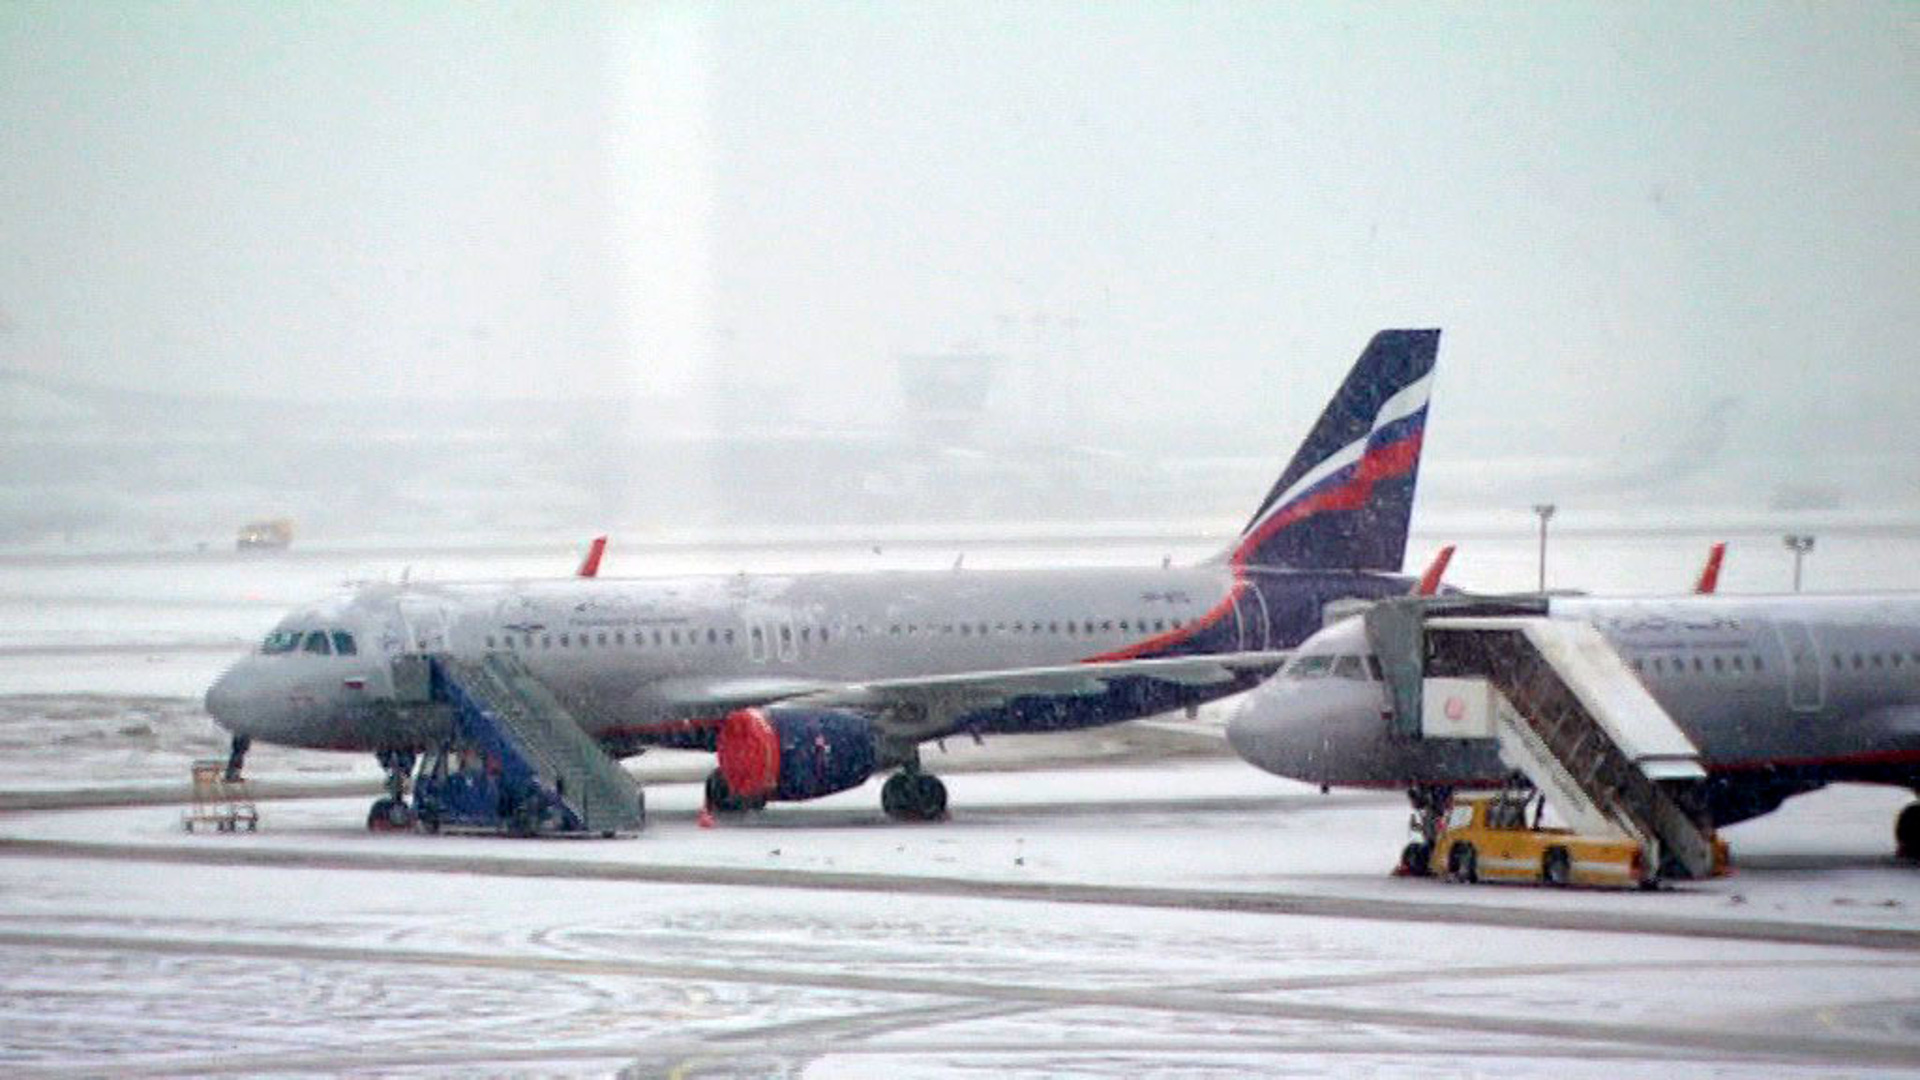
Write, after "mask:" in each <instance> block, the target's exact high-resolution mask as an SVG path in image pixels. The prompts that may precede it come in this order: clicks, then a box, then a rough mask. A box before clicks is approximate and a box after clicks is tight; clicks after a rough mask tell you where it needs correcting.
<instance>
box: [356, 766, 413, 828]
mask: <svg viewBox="0 0 1920 1080" xmlns="http://www.w3.org/2000/svg"><path fill="white" fill-rule="evenodd" d="M374 757H375V758H376V759H377V760H378V761H379V762H380V767H381V768H383V769H385V770H387V793H386V795H384V796H382V797H381V798H378V799H375V800H374V801H373V806H371V807H370V808H368V810H367V828H368V829H370V830H372V831H374V832H397V831H402V830H406V829H411V828H413V821H414V816H413V807H411V806H408V805H407V788H408V784H409V781H410V779H411V778H412V776H413V763H414V759H415V754H414V752H413V751H411V750H382V751H380V752H379V753H377V754H375V755H374Z"/></svg>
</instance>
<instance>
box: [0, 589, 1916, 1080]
mask: <svg viewBox="0 0 1920 1080" xmlns="http://www.w3.org/2000/svg"><path fill="white" fill-rule="evenodd" d="M389 558H393V559H396V560H397V559H398V558H399V556H389ZM529 561H531V560H529ZM325 562H326V560H324V559H318V558H316V559H315V560H312V562H310V563H301V562H297V561H296V562H291V563H272V562H268V563H245V564H242V563H233V562H223V563H222V564H221V566H219V567H214V568H209V567H205V566H196V565H189V566H187V567H185V568H182V567H181V566H179V565H168V566H159V567H156V566H153V565H150V564H148V563H145V562H142V561H140V560H127V561H126V563H125V565H119V566H117V567H108V568H105V569H101V568H94V569H93V571H92V572H86V570H85V568H75V569H72V570H71V571H69V569H67V568H61V567H55V568H54V569H55V570H57V571H58V573H52V574H45V575H42V574H36V573H34V572H32V568H31V567H22V566H18V565H15V566H12V567H10V568H8V567H0V620H10V622H9V626H10V629H9V630H8V634H9V635H11V636H9V637H7V638H6V639H5V642H4V647H0V770H3V773H4V775H5V776H6V777H7V778H8V779H7V780H6V781H5V782H0V808H7V809H6V810H5V812H4V813H0V856H4V857H0V1073H4V1074H5V1075H8V1076H43V1075H44V1076H97V1075H116V1076H118V1075H133V1076H138V1075H220V1074H226V1075H248V1076H253V1075H283V1076H300V1075H339V1074H352V1075H405V1076H415V1075H420V1076H424V1075H456V1074H457V1075H471V1074H475V1073H479V1074H485V1075H499V1074H521V1075H541V1076H546V1075H583V1076H586V1075H610V1074H615V1073H624V1074H626V1075H632V1076H682V1077H693V1076H735V1077H764V1076H808V1077H869V1076H871V1077H896V1076H928V1077H973V1076H981V1075H992V1076H995V1077H1027V1076H1034V1077H1040V1076H1088V1077H1131V1076H1145V1075H1164V1076H1183V1077H1204V1076H1223V1077H1225V1076H1234V1077H1239V1076H1250V1075H1261V1076H1296V1075H1297V1076H1323V1075H1328V1074H1338V1075H1360V1076H1366V1075H1378V1076H1435V1077H1439V1076H1447V1077H1453V1076H1501V1077H1513V1076H1522V1077H1530V1076H1542V1077H1544V1076H1556V1077H1581V1078H1584V1077H1596V1078H1598V1077H1606V1078H1612V1077H1615V1076H1618V1075H1662V1076H1681V1077H1705V1076H1743V1077H1744V1076H1752V1075H1766V1076H1786V1077H1800V1076H1807V1077H1814V1076H1818V1077H1840V1076H1847V1077H1854V1076H1880V1075H1915V1076H1920V890H1916V889H1915V887H1914V885H1915V878H1914V872H1913V870H1912V869H1911V868H1910V867H1907V866H1903V865H1899V864H1896V863H1894V862H1893V861H1892V860H1891V859H1889V858H1888V856H1887V854H1886V852H1887V851H1888V849H1889V847H1890V844H1889V832H1890V825H1891V821H1892V817H1893V814H1894V813H1895V812H1896V810H1897V809H1898V808H1899V807H1900V806H1901V805H1902V804H1904V802H1905V801H1906V799H1907V795H1906V794H1905V793H1903V792H1896V791H1886V790H1880V789H1874V788H1864V787H1842V788H1835V789H1831V790H1829V791H1825V792H1821V793H1818V794H1815V795H1812V796H1807V797H1804V798H1801V799H1796V800H1793V801H1792V802H1790V803H1789V804H1788V805H1787V806H1786V808H1784V809H1783V810H1782V811H1780V812H1779V813H1776V814H1774V815H1771V816H1769V817H1766V818H1762V819H1760V820H1758V821H1754V822H1750V823H1747V824H1744V825H1741V826H1738V827H1735V828H1734V829H1732V830H1730V831H1729V834H1730V839H1731V840H1732V843H1733V846H1734V849H1735V853H1736V859H1737V860H1738V861H1739V863H1740V866H1741V868H1740V871H1739V873H1738V874H1736V875H1735V876H1734V877H1732V878H1729V879H1725V880H1721V881H1714V882H1708V883H1703V884H1698V885H1688V886H1686V887H1684V888H1676V889H1670V890H1666V891H1662V892H1659V893H1653V894H1643V893H1637V892H1633V893H1615V892H1600V891H1584V890H1575V891H1566V892H1555V891H1546V890H1540V889H1531V888H1502V887H1493V886H1482V887H1464V886H1449V885H1446V884H1442V883H1438V882H1432V881H1417V880H1408V879H1397V878H1393V877H1390V876H1388V875H1387V873H1386V872H1385V871H1386V868H1387V867H1388V865H1389V864H1390V863H1391V862H1392V861H1393V858H1394V855H1395V853H1396V851H1397V849H1398V847H1399V844H1400V843H1401V841H1402V839H1403V826H1404V823H1405V818H1406V809H1405V806H1404V803H1403V801H1402V800H1401V799H1400V798H1399V797H1397V796H1393V795H1385V794H1368V793H1334V794H1332V795H1322V794H1320V793H1319V792H1317V791H1314V790H1312V789H1310V788H1307V787H1305V786H1302V785H1297V784H1291V783H1287V782H1283V781H1280V780H1277V779H1275V778H1273V777H1270V776H1266V775H1264V774H1262V773H1259V772H1256V771H1255V770H1253V769H1251V768H1248V767H1246V766H1244V765H1241V764H1240V763H1239V762H1237V761H1235V760H1232V759H1231V758H1229V757H1226V756H1223V755H1221V754H1219V753H1217V752H1215V753H1208V752H1206V751H1205V750H1204V747H1206V746H1207V745H1209V743H1208V740H1209V738H1210V736H1209V734H1208V732H1209V726H1208V724H1207V723H1206V722H1205V721H1206V720H1207V719H1208V718H1207V717H1204V716H1203V718H1202V722H1200V723H1197V724H1190V723H1186V722H1182V721H1177V720H1176V721H1172V722H1168V723H1163V724H1156V725H1151V726H1143V727H1139V728H1123V729H1116V730H1114V731H1110V732H1099V733H1091V734H1088V735H1086V736H1081V737H1077V738H1075V739H1031V740H1018V739H1007V740H998V741H996V742H994V743H991V744H989V745H988V747H986V748H984V749H976V748H972V747H965V746H955V747H953V753H952V755H951V756H950V757H949V758H946V759H942V758H941V757H939V756H938V755H937V754H936V755H935V756H934V757H933V758H932V759H931V761H932V763H933V764H934V765H935V766H936V767H943V762H944V764H945V766H950V767H951V768H950V769H948V770H947V771H948V774H949V775H948V782H949V786H950V788H951V791H952V795H953V801H954V806H955V809H954V813H953V819H952V820H951V821H948V822H946V823H943V824H939V825H931V826H922V827H903V826H899V825H894V824H891V823H888V822H887V821H886V820H885V819H884V818H883V817H882V815H881V814H880V812H879V810H878V798H877V794H876V791H875V790H874V786H873V785H869V786H868V787H867V788H866V789H863V790H860V791H855V792H849V793H846V794H843V795H840V796H836V797H834V798H832V799H827V800H822V801H820V802H817V803H811V804H807V805H803V806H779V807H775V808H773V809H771V810H769V811H767V812H766V813H764V814H761V815H757V816H755V817H753V818H750V819H747V820H745V821H741V822H737V823H723V824H722V825H721V826H720V827H717V828H712V829H705V828H701V827H700V826H699V825H698V823H697V821H696V815H695V810H696V807H697V800H698V793H697V790H696V788H695V787H694V785H693V784H691V783H690V782H687V781H688V780H690V779H691V777H692V776H693V775H694V774H695V773H696V772H697V771H698V769H699V768H700V767H701V766H702V764H703V763H701V762H699V761H696V760H693V759H690V758H688V757H684V756H682V757H675V756H671V755H669V756H662V757H657V758H651V759H648V760H645V761H643V762H642V763H641V765H640V770H641V772H642V773H643V775H646V776H648V777H650V778H651V779H652V782H651V783H650V784H649V789H648V790H649V805H650V807H651V809H652V811H653V813H652V821H651V824H650V827H649V829H648V830H647V832H646V833H645V834H644V835H643V836H640V837H636V838H632V839H623V840H614V841H544V842H512V841H506V840H502V839H496V838H491V837H447V836H442V837H427V836H391V835H382V836H374V835H371V834H368V833H367V832H365V831H364V830H363V829H362V828H361V827H360V822H361V820H362V817H363V815H364V812H365V807H366V801H367V800H366V797H365V796H364V795H361V794H353V795H346V794H336V795H333V796H332V797H326V798H312V799H299V800H275V801H271V802H267V803H265V804H264V805H263V807H262V820H261V825H260V831H259V832H257V833H254V834H207V833H204V832H200V833H194V834H192V835H189V834H187V833H186V832H184V831H183V830H182V829H181V827H180V823H181V814H182V811H183V809H184V805H183V801H182V799H181V795H182V792H183V786H184V785H183V783H182V781H183V773H184V769H185V765H186V762H187V761H189V760H191V759H192V758H194V757H200V756H211V755H213V754H217V753H218V751H219V750H220V748H221V746H222V740H221V738H220V735H219V733H218V731H217V730H216V729H214V728H213V726H212V725H211V723H210V722H209V721H208V720H207V718H206V717H205V715H204V714H203V713H202V712H201V711H200V709H199V706H198V703H197V701H196V700H195V698H194V697H193V695H194V694H196V693H197V691H198V690H199V689H200V688H201V687H203V686H204V683H205V681H206V680H207V679H210V678H211V675H212V673H213V672H215V671H217V670H218V669H219V668H220V667H221V666H224V664H225V663H226V662H228V659H229V658H230V654H229V653H228V651H227V650H229V649H235V648H237V646H238V643H239V642H244V641H248V640H251V639H253V638H254V637H255V636H256V635H257V633H258V632H259V631H260V630H263V629H264V628H265V625H266V624H267V623H270V622H271V621H272V619H273V617H274V616H275V615H276V614H277V611H278V606H283V605H282V602H283V600H284V604H286V605H290V604H292V603H294V602H297V601H298V600H299V599H301V598H302V597H303V596H305V595H307V594H308V593H311V592H317V591H323V590H324V588H326V587H327V585H326V582H325V581H323V580H321V579H323V578H326V577H330V576H332V575H333V574H335V573H336V572H338V571H339V570H341V569H342V568H341V567H338V566H335V565H332V564H331V563H327V564H326V565H325V566H320V567H317V568H316V565H315V564H319V563H325ZM969 565H972V558H971V557H970V560H969ZM235 567H239V568H240V569H238V570H236V569H235ZM259 567H265V568H266V569H263V570H260V571H259V573H258V574H257V575H256V574H255V570H256V568H259ZM275 568H277V569H275ZM505 572H512V573H517V572H537V569H524V568H521V567H517V566H516V567H514V568H512V569H511V570H509V571H505ZM1649 573H1650V572H1649ZM1683 573H1684V572H1683ZM223 577H231V578H234V580H231V581H228V582H226V583H225V584H223V583H222V579H223ZM241 578H245V579H246V580H240V579H241ZM101 613H111V619H110V620H103V619H101V618H99V617H98V616H99V615H101ZM103 622H106V623H108V624H109V625H102V624H103ZM1063 755H1065V756H1075V757H1080V758H1083V759H1084V760H1083V761H1082V762H1081V763H1080V764H1078V765H1069V764H1066V763H1063V762H1061V761H1060V760H1059V759H1060V758H1061V757H1062V756H1063ZM251 765H252V766H253V768H254V769H255V770H257V773H256V775H258V776H259V777H260V778H261V783H262V784H278V785H281V786H282V787H283V788H285V787H291V786H296V785H302V784H306V785H313V786H318V787H319V788H321V789H322V790H325V791H333V792H344V791H347V790H352V789H354V788H356V787H364V786H365V785H367V784H368V783H370V782H371V781H372V780H374V779H375V777H376V775H377V774H376V771H375V770H374V769H373V768H372V766H371V762H361V761H359V760H358V759H355V758H345V757H340V756H337V755H328V754H305V753H295V752H290V751H284V750H277V749H274V748H256V750H255V755H254V757H253V759H251ZM101 793H104V794H101ZM63 799H68V800H70V801H76V802H79V803H83V804H89V805H82V806H80V807H78V808H68V809H45V808H41V807H44V806H46V805H49V804H54V803H59V802H61V801H62V800H63ZM108 803H115V804H129V805H91V804H108ZM135 803H140V804H135Z"/></svg>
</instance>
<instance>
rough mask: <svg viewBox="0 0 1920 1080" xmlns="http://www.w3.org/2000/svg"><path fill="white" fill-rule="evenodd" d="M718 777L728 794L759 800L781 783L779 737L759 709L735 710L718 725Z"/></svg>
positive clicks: (771, 722) (770, 722)
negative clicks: (724, 780)
mask: <svg viewBox="0 0 1920 1080" xmlns="http://www.w3.org/2000/svg"><path fill="white" fill-rule="evenodd" d="M715 749H716V750H717V751H718V757H719V759H720V775H721V776H722V777H724V778H725V779H726V781H727V788H728V790H730V791H732V792H733V793H734V794H735V795H738V796H739V797H741V798H743V799H758V798H762V797H764V796H766V795H767V794H769V793H771V792H772V791H773V788H774V785H775V784H777V783H779V782H780V733H779V732H777V731H775V730H774V728H773V721H771V720H769V719H768V718H767V714H766V713H764V712H761V711H760V710H759V709H736V710H734V711H733V712H730V713H728V714H727V718H726V719H725V720H723V721H721V722H720V738H719V740H718V746H717V747H716V748H715Z"/></svg>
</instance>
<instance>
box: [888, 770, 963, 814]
mask: <svg viewBox="0 0 1920 1080" xmlns="http://www.w3.org/2000/svg"><path fill="white" fill-rule="evenodd" d="M880 809H882V810H884V811H886V814H887V816H888V817H890V818H892V819H893V820H895V821H937V820H939V819H940V818H942V817H945V816H946V813H947V785H946V784H944V783H941V782H940V778H939V777H937V776H930V775H928V774H926V773H923V772H901V773H895V774H893V775H892V776H889V777H887V782H886V783H885V784H883V785H881V787H880Z"/></svg>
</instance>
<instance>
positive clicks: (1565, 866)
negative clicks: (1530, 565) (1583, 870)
mask: <svg viewBox="0 0 1920 1080" xmlns="http://www.w3.org/2000/svg"><path fill="white" fill-rule="evenodd" d="M1572 872H1573V864H1572V862H1571V861H1570V860H1569V859H1568V858H1567V849H1566V848H1562V847H1557V848H1548V849H1547V857H1546V858H1545V859H1544V860H1543V861H1542V862H1541V865H1540V879H1541V880H1542V881H1545V882H1546V883H1547V884H1549V885H1565V884H1566V883H1567V882H1568V881H1569V880H1571V877H1572Z"/></svg>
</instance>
